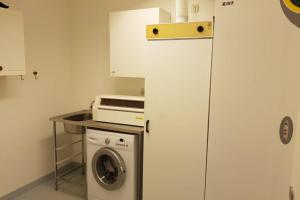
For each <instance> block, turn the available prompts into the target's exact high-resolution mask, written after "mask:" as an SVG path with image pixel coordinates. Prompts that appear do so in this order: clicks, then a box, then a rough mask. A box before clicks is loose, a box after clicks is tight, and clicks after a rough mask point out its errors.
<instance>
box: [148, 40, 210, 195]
mask: <svg viewBox="0 0 300 200" xmlns="http://www.w3.org/2000/svg"><path fill="white" fill-rule="evenodd" d="M148 45H149V47H148V51H147V52H148V58H149V59H148V60H147V65H146V79H145V99H146V101H145V103H146V104H145V120H147V124H148V123H149V124H148V127H147V128H146V129H149V133H145V135H144V169H143V170H144V176H143V179H144V181H143V200H154V199H156V200H165V199H172V200H183V199H189V200H202V199H204V189H205V169H206V148H207V126H208V108H209V86H210V70H211V52H212V39H194V40H163V41H149V42H148Z"/></svg>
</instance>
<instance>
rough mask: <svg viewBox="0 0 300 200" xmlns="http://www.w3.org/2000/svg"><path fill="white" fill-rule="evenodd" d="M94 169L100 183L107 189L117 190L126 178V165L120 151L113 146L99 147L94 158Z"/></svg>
mask: <svg viewBox="0 0 300 200" xmlns="http://www.w3.org/2000/svg"><path fill="white" fill-rule="evenodd" d="M92 170H93V174H94V177H95V179H96V181H97V182H98V184H99V185H100V186H101V187H103V188H104V189H106V190H117V189H119V188H121V187H122V185H123V183H124V182H125V179H126V166H125V162H124V160H123V158H122V157H121V156H120V154H119V153H118V152H116V151H115V150H113V149H111V148H107V147H105V148H101V149H99V150H98V151H97V152H96V153H95V155H94V157H93V160H92Z"/></svg>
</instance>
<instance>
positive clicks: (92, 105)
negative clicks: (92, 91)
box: [90, 100, 95, 110]
mask: <svg viewBox="0 0 300 200" xmlns="http://www.w3.org/2000/svg"><path fill="white" fill-rule="evenodd" d="M94 104H95V100H94V101H92V102H91V104H90V110H92V109H93V107H94Z"/></svg>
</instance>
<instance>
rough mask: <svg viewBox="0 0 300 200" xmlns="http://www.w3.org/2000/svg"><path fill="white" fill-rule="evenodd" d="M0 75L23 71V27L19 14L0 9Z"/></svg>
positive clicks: (21, 17)
mask: <svg viewBox="0 0 300 200" xmlns="http://www.w3.org/2000/svg"><path fill="white" fill-rule="evenodd" d="M0 24H1V26H0V44H1V45H0V66H1V68H0V69H1V70H0V75H1V74H4V75H13V74H14V72H15V73H17V72H18V71H19V73H20V71H23V72H22V73H24V71H25V52H24V51H25V50H24V30H23V29H24V27H23V26H24V25H23V16H22V14H21V13H19V12H15V11H7V10H4V9H0Z"/></svg>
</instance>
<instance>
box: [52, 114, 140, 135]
mask: <svg viewBox="0 0 300 200" xmlns="http://www.w3.org/2000/svg"><path fill="white" fill-rule="evenodd" d="M82 113H91V111H90V110H81V111H77V112H73V113H68V114H64V115H59V116H55V117H51V118H50V121H53V122H61V123H67V124H72V125H79V126H85V127H88V128H96V129H101V130H107V131H116V132H121V133H127V134H133V135H140V134H143V133H144V128H143V127H136V126H129V125H122V124H113V123H104V122H97V121H94V120H86V121H69V120H64V118H65V117H69V116H72V115H77V114H82Z"/></svg>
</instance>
